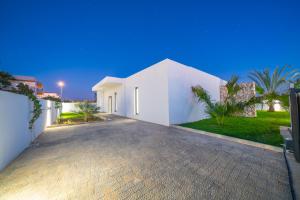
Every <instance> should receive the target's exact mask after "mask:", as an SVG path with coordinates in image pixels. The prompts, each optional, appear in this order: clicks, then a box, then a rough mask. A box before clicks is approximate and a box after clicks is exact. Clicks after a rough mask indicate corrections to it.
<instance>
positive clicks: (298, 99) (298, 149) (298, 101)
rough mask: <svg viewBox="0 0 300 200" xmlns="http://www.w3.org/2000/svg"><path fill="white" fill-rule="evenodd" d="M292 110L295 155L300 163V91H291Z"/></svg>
mask: <svg viewBox="0 0 300 200" xmlns="http://www.w3.org/2000/svg"><path fill="white" fill-rule="evenodd" d="M290 109H291V127H292V137H293V149H294V155H295V158H296V160H297V161H298V162H300V89H291V90H290Z"/></svg>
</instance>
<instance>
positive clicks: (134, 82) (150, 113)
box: [125, 62, 169, 126]
mask: <svg viewBox="0 0 300 200" xmlns="http://www.w3.org/2000/svg"><path fill="white" fill-rule="evenodd" d="M125 84H126V87H125V88H126V91H125V94H126V103H125V107H126V116H127V117H130V118H134V119H139V120H143V121H148V122H153V123H157V124H163V125H167V126H168V125H169V114H168V113H169V106H168V76H167V65H166V63H164V62H160V63H157V64H155V65H152V66H151V67H149V68H146V69H144V70H143V71H140V72H138V73H136V74H134V75H132V76H130V77H128V78H127V79H126V81H125ZM135 87H138V88H139V114H138V115H135V111H134V89H135Z"/></svg>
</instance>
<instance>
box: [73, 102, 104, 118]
mask: <svg viewBox="0 0 300 200" xmlns="http://www.w3.org/2000/svg"><path fill="white" fill-rule="evenodd" d="M76 107H78V109H79V110H80V112H82V113H83V117H84V121H88V118H89V117H90V116H91V115H92V114H94V113H96V112H97V111H98V110H99V107H97V106H95V105H94V104H91V103H89V102H87V101H84V102H81V103H78V104H76Z"/></svg>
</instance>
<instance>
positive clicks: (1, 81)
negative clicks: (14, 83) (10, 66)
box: [0, 71, 15, 89]
mask: <svg viewBox="0 0 300 200" xmlns="http://www.w3.org/2000/svg"><path fill="white" fill-rule="evenodd" d="M14 79H15V78H14V77H13V76H12V75H11V74H9V73H8V72H4V71H0V89H4V88H7V87H8V86H10V85H11V80H14Z"/></svg>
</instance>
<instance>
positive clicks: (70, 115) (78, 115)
mask: <svg viewBox="0 0 300 200" xmlns="http://www.w3.org/2000/svg"><path fill="white" fill-rule="evenodd" d="M60 118H61V119H65V120H68V119H83V113H74V112H66V113H61V114H60Z"/></svg>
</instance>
